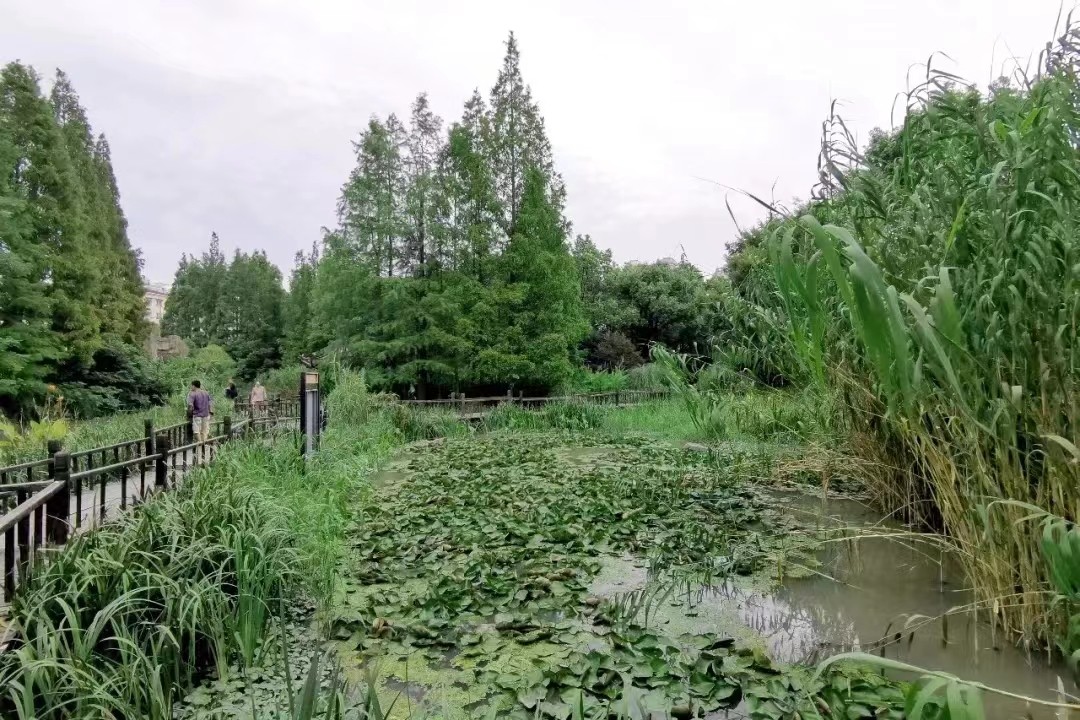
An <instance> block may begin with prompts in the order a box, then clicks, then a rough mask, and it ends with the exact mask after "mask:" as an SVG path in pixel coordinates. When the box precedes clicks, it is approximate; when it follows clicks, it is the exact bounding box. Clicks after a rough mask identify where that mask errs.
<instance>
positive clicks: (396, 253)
mask: <svg viewBox="0 0 1080 720" xmlns="http://www.w3.org/2000/svg"><path fill="white" fill-rule="evenodd" d="M355 151H356V167H355V169H354V170H353V172H352V173H351V174H350V176H349V179H348V180H347V182H346V183H345V185H344V187H343V188H342V194H341V199H340V202H339V227H338V228H337V229H336V230H335V231H334V232H332V233H329V234H328V235H327V236H326V238H325V242H324V248H323V251H322V253H321V256H320V257H319V259H318V260H317V261H315V260H313V259H310V258H309V259H308V260H307V262H306V264H305V265H298V268H297V271H296V274H295V276H294V279H295V281H296V284H297V288H298V289H299V291H300V292H302V293H309V292H310V296H309V297H310V299H302V298H301V297H300V295H298V296H297V300H296V303H297V307H298V308H299V307H300V306H301V305H304V304H305V303H306V307H308V308H313V310H314V313H313V314H314V320H313V322H312V324H310V325H309V326H308V328H306V329H305V331H304V336H305V338H306V339H305V340H304V344H306V347H307V348H308V349H317V350H329V351H330V352H340V353H341V354H342V358H343V359H344V360H345V361H346V362H349V363H351V364H353V365H355V366H358V367H364V368H365V369H366V370H367V371H368V380H369V382H371V383H372V385H373V386H374V387H378V388H381V389H386V390H393V391H395V392H397V393H398V394H399V395H401V396H403V397H406V396H408V397H417V398H420V399H425V398H428V397H431V396H432V395H438V394H445V393H447V392H450V391H456V390H466V389H473V388H477V389H480V388H483V389H484V391H485V392H491V391H500V389H501V390H505V389H506V388H511V387H522V388H529V389H532V390H534V391H541V390H542V391H547V390H551V389H552V388H554V387H555V386H556V385H558V384H559V383H560V382H562V381H563V380H565V379H566V378H567V377H568V376H569V375H570V373H571V372H572V370H573V368H574V365H575V360H576V349H577V345H578V342H579V341H580V340H581V339H582V337H583V336H584V335H585V333H586V331H587V327H586V323H585V319H584V317H583V315H582V310H581V291H580V283H579V281H578V277H577V273H576V268H575V265H574V262H573V261H572V259H571V256H570V251H569V246H568V243H567V237H566V235H567V230H568V223H567V222H566V219H565V218H564V217H563V213H562V208H563V200H564V190H563V188H562V182H561V179H560V178H559V177H558V174H557V173H555V171H554V167H553V161H552V158H551V148H550V143H549V141H548V140H547V137H546V135H545V132H544V129H543V121H542V119H541V118H540V115H539V110H538V108H537V106H536V104H535V102H534V101H533V100H532V99H531V96H530V94H529V90H528V87H527V86H526V85H525V84H524V81H523V79H522V77H521V74H520V70H519V67H518V50H517V44H516V41H515V40H514V38H513V37H512V36H511V38H510V40H509V41H508V43H507V54H506V58H505V60H504V64H503V69H502V71H501V72H500V74H499V79H498V81H497V83H496V86H495V88H494V89H493V90H492V94H491V107H490V109H488V107H487V106H486V104H485V102H484V100H483V98H482V97H481V96H480V95H479V93H477V94H475V95H474V96H473V97H472V98H471V99H470V100H469V101H468V102H467V103H466V106H465V110H464V115H463V117H462V118H461V121H460V122H458V123H455V124H453V125H452V126H451V127H450V128H449V130H448V131H447V133H446V134H445V135H444V134H443V133H442V120H441V119H440V118H438V117H436V116H435V115H434V114H433V113H432V112H431V110H430V107H429V105H428V102H427V98H426V96H425V95H424V94H421V95H420V96H418V97H417V99H416V102H415V103H414V104H413V107H412V112H411V115H410V119H409V122H408V125H407V126H406V124H405V123H403V122H402V121H401V120H399V119H398V118H397V117H396V116H395V115H390V116H389V117H387V118H386V119H385V120H383V119H380V118H372V119H371V120H370V121H369V123H368V125H367V127H366V129H365V130H364V132H362V133H361V136H360V138H359V140H358V141H357V142H356V143H355ZM311 277H313V278H314V281H313V282H314V286H313V288H312V289H311V290H310V291H309V290H308V289H307V286H306V285H304V283H305V282H309V281H310V280H309V278H311ZM292 302H293V301H292V300H290V303H292ZM301 312H302V311H301V310H299V309H297V310H295V311H294V310H290V313H293V314H294V315H297V316H299V313H301ZM294 324H295V323H294ZM294 344H295V343H294ZM297 346H299V345H297Z"/></svg>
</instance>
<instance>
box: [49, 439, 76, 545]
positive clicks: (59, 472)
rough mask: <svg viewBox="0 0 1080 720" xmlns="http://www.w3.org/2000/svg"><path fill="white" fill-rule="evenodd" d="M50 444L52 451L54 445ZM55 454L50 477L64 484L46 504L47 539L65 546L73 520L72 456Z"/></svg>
mask: <svg viewBox="0 0 1080 720" xmlns="http://www.w3.org/2000/svg"><path fill="white" fill-rule="evenodd" d="M53 442H54V441H50V442H49V446H50V449H52V443H53ZM56 445H57V452H55V453H53V456H52V460H51V461H50V462H49V469H50V472H49V477H51V478H53V479H55V480H56V481H57V482H62V483H64V487H62V488H60V490H58V491H57V493H56V494H55V495H53V496H52V497H51V498H49V499H48V500H47V501H46V503H45V538H46V540H47V541H48V542H50V543H52V544H54V545H63V544H64V543H66V542H67V540H68V522H70V520H71V456H69V455H68V454H67V453H66V452H60V450H59V445H60V443H59V442H57V443H56Z"/></svg>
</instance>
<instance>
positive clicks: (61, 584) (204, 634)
mask: <svg viewBox="0 0 1080 720" xmlns="http://www.w3.org/2000/svg"><path fill="white" fill-rule="evenodd" d="M222 455H223V456H224V458H223V460H224V462H221V463H220V464H215V465H214V466H213V468H212V469H211V470H208V471H196V473H195V474H194V475H193V476H192V477H191V478H189V479H188V480H187V482H185V484H184V486H183V487H182V488H181V489H180V490H178V491H176V492H173V493H168V494H165V495H163V496H161V497H160V498H156V499H155V500H154V501H153V502H150V503H148V504H145V505H142V506H140V507H139V508H138V510H136V511H135V512H132V513H126V514H123V515H121V516H120V517H119V518H118V519H117V520H116V521H114V522H112V523H110V524H108V525H105V526H103V527H102V528H100V529H98V530H96V531H95V532H93V533H88V534H84V535H78V536H76V537H75V538H74V539H73V540H72V541H71V542H70V543H69V544H68V545H67V546H66V547H65V548H64V549H63V550H62V551H61V552H59V553H58V554H56V555H55V556H53V557H52V558H50V560H49V562H48V563H45V564H42V565H40V566H39V567H38V568H36V571H35V572H34V573H33V574H32V575H31V578H30V580H29V582H28V583H27V584H26V585H25V586H24V587H23V589H22V591H21V592H20V593H19V594H18V595H17V596H16V597H15V599H14V601H13V604H12V607H11V621H12V623H13V624H14V625H15V626H17V627H18V628H19V638H20V643H19V645H18V646H17V648H16V649H15V650H14V651H12V652H8V653H5V654H4V655H3V657H2V658H0V684H2V685H4V686H5V687H9V688H13V689H17V692H12V693H10V694H5V695H4V696H3V698H0V703H2V706H3V713H4V715H5V716H6V717H18V718H31V717H33V718H52V717H72V716H74V717H82V716H86V715H87V714H94V713H95V712H97V713H106V714H109V715H116V716H121V717H135V716H137V717H148V718H169V717H171V706H172V701H173V699H174V697H175V696H176V693H177V691H178V690H179V689H180V688H182V687H184V686H186V685H188V684H189V683H190V682H191V681H192V679H194V678H196V677H198V676H199V675H200V674H201V673H204V672H207V671H209V670H211V669H216V671H217V672H218V673H219V675H220V674H223V673H225V672H226V671H227V668H228V666H229V663H230V662H232V660H233V659H234V658H240V659H241V660H242V661H243V662H245V663H247V664H251V663H252V662H253V661H254V660H255V658H256V657H257V656H258V654H259V653H260V646H259V639H260V638H261V636H262V633H263V630H264V629H265V626H266V623H267V620H268V617H267V611H266V609H267V608H268V607H272V606H274V605H276V604H277V603H276V600H277V598H280V597H281V593H282V592H283V589H284V587H285V585H286V584H287V583H288V582H289V581H290V578H292V577H293V573H294V572H295V566H294V563H293V561H292V558H293V551H292V550H291V549H290V547H289V546H290V540H289V535H288V533H287V526H286V523H285V519H284V517H285V516H284V513H283V512H282V509H281V508H279V507H276V506H275V505H274V504H273V503H272V502H269V501H268V500H267V498H265V497H264V496H262V495H260V494H259V493H257V492H255V491H253V490H252V489H251V488H250V487H246V486H245V485H244V484H243V483H241V482H237V481H236V480H235V478H233V477H232V475H231V473H230V472H229V469H230V468H232V467H233V463H235V462H236V461H237V460H238V458H239V456H240V455H245V456H246V461H247V462H249V463H250V462H251V461H252V460H256V463H258V462H262V463H264V464H265V463H266V462H268V461H269V460H270V459H271V457H272V452H271V451H270V450H268V449H259V448H237V449H229V450H225V451H223V452H222ZM294 462H295V461H294ZM88 588H95V590H94V591H93V592H88V591H87V589H88Z"/></svg>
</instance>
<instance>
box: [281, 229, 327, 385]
mask: <svg viewBox="0 0 1080 720" xmlns="http://www.w3.org/2000/svg"><path fill="white" fill-rule="evenodd" d="M318 264H319V249H318V246H314V245H313V246H312V248H311V254H310V255H307V256H305V255H304V253H303V252H298V253H296V265H295V266H294V267H293V271H292V276H291V277H290V279H289V294H288V295H287V296H286V298H285V306H284V311H283V313H284V323H285V327H284V333H283V337H282V340H281V344H282V357H283V360H284V362H285V363H286V364H291V363H294V362H297V361H298V360H299V358H300V356H301V355H305V354H308V353H312V352H314V351H315V350H316V349H317V348H316V340H315V327H314V325H315V317H314V314H315V299H314V292H315V281H316V277H315V269H316V267H317V266H318Z"/></svg>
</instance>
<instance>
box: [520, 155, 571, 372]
mask: <svg viewBox="0 0 1080 720" xmlns="http://www.w3.org/2000/svg"><path fill="white" fill-rule="evenodd" d="M524 183H525V184H524V187H523V192H522V203H521V211H520V214H519V217H518V223H517V233H515V235H514V237H513V238H512V239H511V241H510V244H509V246H508V247H507V251H506V253H505V255H504V257H503V258H502V264H503V267H504V273H505V282H506V285H507V287H508V288H509V289H510V293H509V294H508V298H509V299H510V302H511V303H512V304H513V307H514V311H513V312H512V313H511V315H510V318H511V320H510V326H509V327H508V328H507V329H506V332H505V333H502V336H503V338H505V340H503V341H502V347H501V348H500V349H501V350H502V351H503V352H504V353H507V354H510V355H518V356H521V357H523V358H524V360H525V362H524V363H523V366H524V367H526V368H528V380H530V381H531V382H532V383H535V384H538V385H542V386H544V387H547V388H551V387H554V386H555V385H557V384H559V383H560V382H562V381H563V380H565V379H566V378H567V377H569V375H570V373H571V371H572V369H573V365H574V362H575V357H574V354H575V351H576V348H577V345H578V343H579V342H580V341H581V340H582V338H584V337H585V334H586V332H587V329H588V327H587V325H586V323H585V318H584V315H583V313H582V307H581V282H580V280H579V279H578V274H577V269H576V267H575V266H574V260H573V258H572V257H571V256H570V252H569V249H568V248H567V244H566V235H565V230H564V225H563V222H562V218H561V216H560V214H559V211H558V209H557V208H556V207H555V206H554V204H553V203H552V201H551V199H550V197H549V196H548V187H547V178H546V177H545V175H544V174H543V172H541V171H540V170H539V169H537V168H530V170H529V171H528V172H527V173H526V174H525V178H524Z"/></svg>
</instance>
